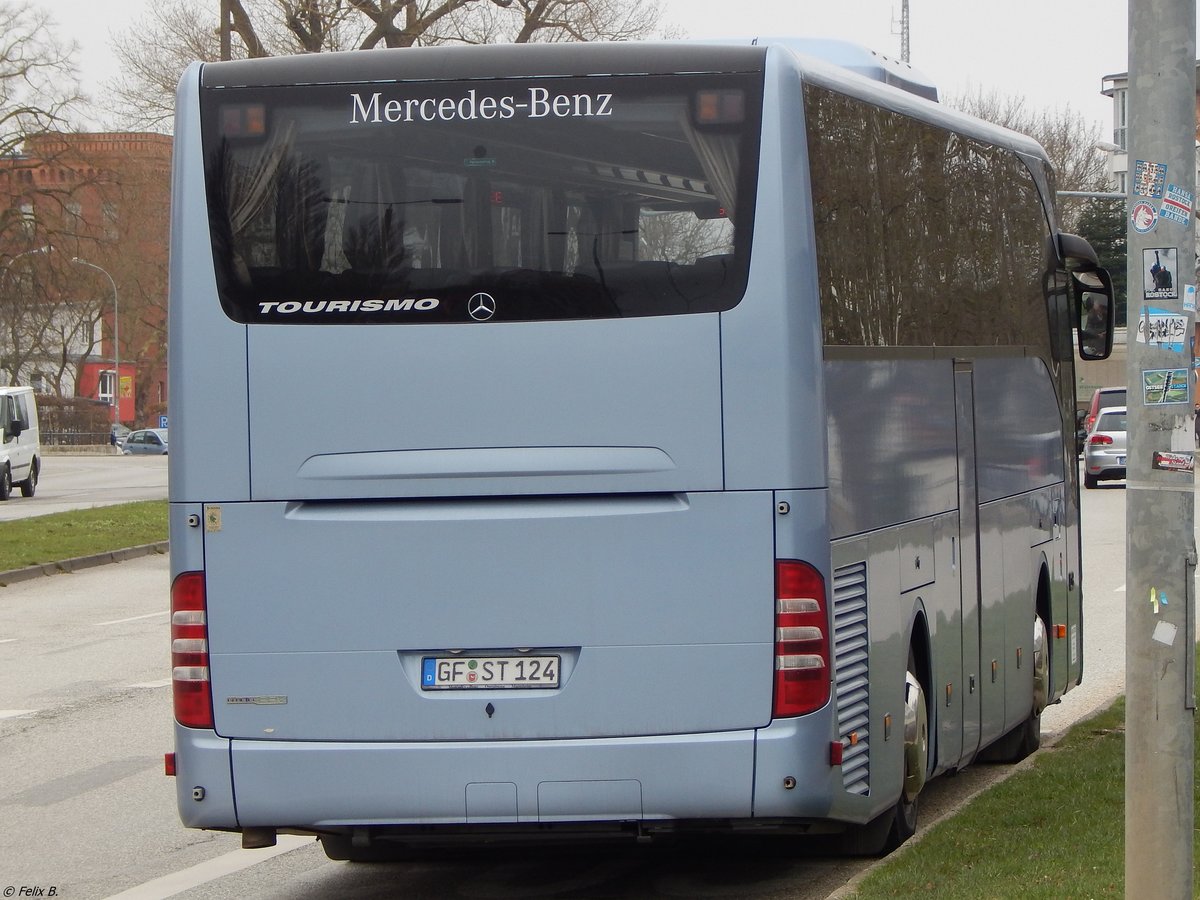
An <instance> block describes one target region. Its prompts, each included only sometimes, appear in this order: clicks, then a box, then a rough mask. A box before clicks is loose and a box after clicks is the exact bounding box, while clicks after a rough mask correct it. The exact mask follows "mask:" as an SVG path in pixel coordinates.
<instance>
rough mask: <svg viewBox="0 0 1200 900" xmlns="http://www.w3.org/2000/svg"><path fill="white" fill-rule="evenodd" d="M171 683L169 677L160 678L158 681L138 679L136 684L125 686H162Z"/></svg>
mask: <svg viewBox="0 0 1200 900" xmlns="http://www.w3.org/2000/svg"><path fill="white" fill-rule="evenodd" d="M170 684H171V679H170V678H160V679H159V680H158V681H139V682H138V683H137V684H127V685H125V687H127V688H164V687H168V686H169V685H170Z"/></svg>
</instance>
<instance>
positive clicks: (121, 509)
mask: <svg viewBox="0 0 1200 900" xmlns="http://www.w3.org/2000/svg"><path fill="white" fill-rule="evenodd" d="M9 502H12V501H9ZM17 502H20V501H17ZM25 502H30V501H25ZM34 502H36V501H34ZM166 539H167V501H166V500H144V501H141V502H139V503H121V504H117V505H115V506H97V507H93V508H91V509H76V510H70V511H68V512H61V513H50V514H48V515H45V516H34V517H32V518H28V519H14V520H12V521H8V522H4V523H0V572H8V571H11V570H13V569H23V568H25V567H26V566H39V565H44V564H46V563H54V562H59V561H61V560H64V559H74V558H75V557H79V556H92V555H94V554H97V553H108V552H110V551H112V550H121V549H123V548H125V547H136V546H138V545H140V544H153V543H156V542H158V541H165V540H166Z"/></svg>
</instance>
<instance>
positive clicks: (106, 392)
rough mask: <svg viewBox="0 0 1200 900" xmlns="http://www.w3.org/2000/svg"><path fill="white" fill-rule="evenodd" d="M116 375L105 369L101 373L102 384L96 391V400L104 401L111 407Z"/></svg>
mask: <svg viewBox="0 0 1200 900" xmlns="http://www.w3.org/2000/svg"><path fill="white" fill-rule="evenodd" d="M114 375H115V373H114V372H113V370H112V369H105V370H104V371H103V372H101V373H100V384H99V386H98V387H97V389H96V398H97V399H98V400H102V401H103V402H105V403H108V404H109V405H111V404H112V402H113V393H114V391H113V387H114V385H115V384H116V378H115V377H114Z"/></svg>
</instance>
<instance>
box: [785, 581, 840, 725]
mask: <svg viewBox="0 0 1200 900" xmlns="http://www.w3.org/2000/svg"><path fill="white" fill-rule="evenodd" d="M828 700H829V619H828V616H827V615H826V611H825V579H823V578H822V577H821V573H820V572H818V571H817V570H816V569H814V568H813V567H812V566H810V565H809V564H808V563H804V562H799V561H797V560H789V559H780V560H776V561H775V703H774V708H773V710H772V715H773V716H774V717H775V718H782V717H785V716H799V715H803V714H804V713H809V712H812V711H813V710H817V709H820V708H821V707H822V706H824V705H825V704H826V703H827V702H828Z"/></svg>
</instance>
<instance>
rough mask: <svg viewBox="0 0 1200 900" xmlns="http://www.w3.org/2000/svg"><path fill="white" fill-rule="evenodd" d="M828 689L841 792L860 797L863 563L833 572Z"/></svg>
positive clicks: (863, 775)
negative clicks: (832, 695) (838, 742)
mask: <svg viewBox="0 0 1200 900" xmlns="http://www.w3.org/2000/svg"><path fill="white" fill-rule="evenodd" d="M833 640H834V687H835V689H836V691H837V715H838V735H839V736H840V737H841V739H842V746H843V748H844V749H843V753H842V787H844V788H845V789H846V790H847V791H848V792H850V793H852V794H863V795H866V794H867V793H869V791H870V786H871V753H870V749H871V741H870V731H869V726H870V709H869V705H868V703H867V701H868V699H869V691H868V686H869V684H870V678H869V675H870V671H869V665H868V659H869V657H868V653H867V564H866V563H865V562H860V563H854V564H853V565H849V566H842V567H841V568H840V569H837V570H835V571H834V573H833Z"/></svg>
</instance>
